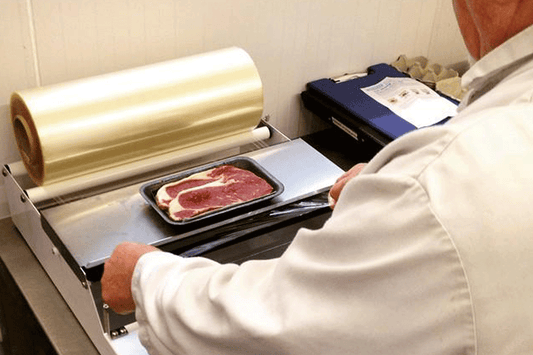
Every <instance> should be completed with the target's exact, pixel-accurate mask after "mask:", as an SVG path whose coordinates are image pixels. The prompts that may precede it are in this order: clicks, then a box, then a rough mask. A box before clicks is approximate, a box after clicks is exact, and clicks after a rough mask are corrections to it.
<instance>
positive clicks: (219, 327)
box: [132, 27, 533, 355]
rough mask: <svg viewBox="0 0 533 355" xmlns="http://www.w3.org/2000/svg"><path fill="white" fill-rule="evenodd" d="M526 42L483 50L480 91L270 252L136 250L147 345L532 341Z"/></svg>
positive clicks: (242, 347) (199, 349)
mask: <svg viewBox="0 0 533 355" xmlns="http://www.w3.org/2000/svg"><path fill="white" fill-rule="evenodd" d="M531 53H533V27H532V28H529V29H528V30H526V31H524V32H522V33H521V34H519V35H518V36H515V37H514V38H513V39H511V40H510V41H508V42H506V43H505V44H504V45H502V46H501V47H500V48H498V49H496V50H494V51H493V52H492V53H490V54H489V55H488V56H486V57H484V58H482V60H481V61H479V62H478V63H476V65H475V66H474V67H473V68H472V69H471V70H470V71H469V72H468V73H467V74H466V75H465V76H464V78H463V79H464V81H465V83H466V84H469V85H471V86H472V87H473V88H474V89H476V90H481V91H487V89H485V88H484V87H485V84H486V83H493V82H494V83H497V84H494V83H493V84H494V85H492V84H490V85H489V86H488V87H489V88H491V90H490V91H488V92H487V93H486V94H484V95H483V96H481V97H479V98H476V99H475V101H473V102H472V103H470V104H469V105H468V106H466V107H465V108H463V109H462V111H461V113H460V114H459V115H457V116H456V117H455V118H454V119H452V120H451V121H450V122H448V123H447V124H446V125H444V126H440V127H434V128H424V129H420V130H418V131H416V132H413V133H410V134H407V135H406V136H404V137H402V138H400V139H398V140H396V141H395V142H393V143H391V144H390V145H388V146H387V147H385V148H384V149H383V150H382V151H381V152H380V153H379V154H378V155H377V156H376V157H375V158H374V159H373V160H372V161H371V162H370V163H369V164H368V166H367V167H366V168H365V169H364V170H363V172H362V173H361V174H360V175H359V176H358V177H357V178H355V179H353V180H352V181H350V182H349V183H348V184H347V185H346V187H345V189H344V190H343V192H342V194H341V196H340V199H339V201H338V203H337V206H336V208H335V211H334V212H333V215H332V217H331V218H330V219H329V220H328V221H327V222H326V224H325V225H324V227H323V228H321V229H320V230H316V231H310V230H305V229H303V230H300V231H299V232H298V234H297V235H296V238H295V239H294V241H293V243H292V244H291V245H290V247H289V248H288V250H287V251H286V252H285V253H284V254H283V255H282V256H281V257H280V258H278V259H273V260H267V261H250V262H246V263H244V264H242V265H241V266H237V265H231V264H228V265H219V264H217V263H215V262H213V261H210V260H207V259H204V258H190V259H183V258H180V257H178V256H175V255H172V254H168V253H163V252H154V253H149V254H146V255H144V256H143V257H142V258H141V259H140V261H139V262H138V264H137V266H136V269H135V275H134V280H133V285H132V290H133V294H134V298H135V302H136V304H137V311H136V312H137V313H136V316H137V320H138V322H139V324H140V327H141V331H140V337H141V340H142V342H143V344H144V345H145V346H146V348H147V349H148V350H149V352H150V353H151V354H195V355H200V354H254V355H256V354H291V355H300V354H301V355H310V354H320V355H325V354H334V355H341V354H368V355H378V354H383V355H393V354H402V355H407V354H409V355H415V354H423V355H428V354H431V355H450V354H476V353H477V354H480V355H489V354H490V355H493V354H494V355H496V354H497V355H506V354H526V353H528V354H529V353H531V351H533V104H532V97H533V61H532V60H522V61H520V59H521V58H523V57H524V56H526V55H529V54H531ZM517 61H518V62H517ZM512 63H519V64H516V65H514V66H511V67H509V65H511V64H512ZM504 67H505V68H507V70H505V72H504V74H505V75H502V74H501V73H502V68H504ZM498 73H499V74H498ZM495 75H496V76H495ZM493 86H494V88H492V87H493ZM471 97H472V96H470V98H471ZM470 98H467V99H466V101H470ZM297 173H298V172H295V174H297Z"/></svg>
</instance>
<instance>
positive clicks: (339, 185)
mask: <svg viewBox="0 0 533 355" xmlns="http://www.w3.org/2000/svg"><path fill="white" fill-rule="evenodd" d="M365 166H366V163H359V164H357V165H355V166H354V167H352V168H351V169H350V170H348V171H347V172H345V173H344V174H342V175H341V177H339V178H338V179H337V181H335V184H334V185H333V186H332V187H331V189H330V190H329V195H328V198H329V205H330V207H331V209H333V208H335V205H336V204H337V200H338V199H339V196H340V194H341V191H342V189H343V188H344V186H345V185H346V183H347V182H348V181H350V180H351V179H353V178H354V177H356V176H357V175H358V174H359V173H360V172H361V170H363V168H364V167H365Z"/></svg>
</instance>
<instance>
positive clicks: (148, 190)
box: [140, 156, 284, 226]
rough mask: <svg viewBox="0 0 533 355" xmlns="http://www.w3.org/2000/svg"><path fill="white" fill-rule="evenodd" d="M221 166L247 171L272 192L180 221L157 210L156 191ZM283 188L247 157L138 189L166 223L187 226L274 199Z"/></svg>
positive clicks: (216, 164) (206, 167)
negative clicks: (265, 183) (268, 186)
mask: <svg viewBox="0 0 533 355" xmlns="http://www.w3.org/2000/svg"><path fill="white" fill-rule="evenodd" d="M221 165H233V166H235V167H237V168H240V169H244V170H248V171H250V172H252V173H254V174H256V175H257V176H259V177H260V178H262V179H264V180H265V181H266V182H268V183H269V184H270V186H272V192H271V193H269V194H268V195H264V196H261V197H258V198H255V199H253V200H249V201H245V202H241V203H236V204H233V205H229V206H226V207H222V208H219V209H216V210H213V211H209V212H205V213H202V214H200V215H198V216H194V217H191V218H187V219H184V220H180V221H175V220H173V219H171V218H170V217H169V216H168V214H167V212H166V211H164V210H162V209H161V208H159V206H158V205H157V202H156V199H155V196H156V194H157V191H158V190H159V189H160V188H161V187H162V186H163V185H166V184H169V183H172V182H174V181H178V180H181V179H184V178H186V177H188V176H190V175H193V174H196V173H199V172H202V171H205V170H209V169H212V168H215V167H218V166H221ZM283 190H284V186H283V184H282V183H281V182H280V181H279V180H278V179H276V178H275V177H274V176H272V174H270V173H269V172H268V171H267V170H266V169H264V168H263V167H262V166H261V165H259V164H258V163H257V162H256V161H255V160H253V159H252V158H248V157H243V156H240V157H233V158H229V159H224V160H220V161H217V162H214V163H210V164H207V165H202V166H199V167H197V168H194V169H190V170H187V171H184V172H181V173H178V174H174V175H169V176H166V177H163V178H161V179H158V180H154V181H150V182H148V183H146V184H144V185H142V186H141V187H140V194H141V195H142V197H143V198H144V199H145V200H146V201H147V202H148V204H149V205H150V206H152V208H153V209H154V210H155V211H156V212H157V213H158V214H159V215H160V216H161V217H162V218H163V220H165V221H166V222H167V223H169V224H172V225H176V226H183V225H188V224H190V223H195V222H199V221H205V220H206V219H210V218H214V217H220V216H221V215H224V214H227V213H229V212H235V211H238V210H241V209H242V210H244V209H246V208H250V207H253V205H256V204H259V203H261V202H264V201H267V200H271V199H273V198H275V197H276V196H279V195H280V194H281V193H283Z"/></svg>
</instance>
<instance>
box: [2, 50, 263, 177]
mask: <svg viewBox="0 0 533 355" xmlns="http://www.w3.org/2000/svg"><path fill="white" fill-rule="evenodd" d="M262 110H263V91H262V84H261V79H260V77H259V74H258V72H257V69H256V67H255V65H254V63H253V61H252V59H251V58H250V57H249V56H248V54H247V53H246V52H245V51H243V50H242V49H239V48H228V49H223V50H219V51H214V52H209V53H205V54H200V55H195V56H191V57H186V58H181V59H177V60H172V61H167V62H162V63H157V64H153V65H148V66H144V67H140V68H135V69H130V70H125V71H121V72H117V73H111V74H106V75H101V76H97V77H91V78H87V79H81V80H76V81H71V82H67V83H62V84H57V85H51V86H45V87H38V88H33V89H29V90H23V91H19V92H15V93H13V95H12V97H11V116H12V123H13V128H14V132H15V137H16V140H17V144H18V148H19V151H20V153H21V156H22V160H23V163H24V165H25V167H26V169H27V171H28V174H29V176H30V177H31V178H32V180H33V181H34V182H35V183H36V184H37V185H44V186H47V185H49V184H54V183H57V182H63V181H65V180H73V179H74V178H80V177H81V178H83V176H90V175H91V174H94V173H97V172H101V171H104V174H101V175H103V176H105V171H106V170H109V169H115V170H116V169H117V167H119V169H120V166H122V165H127V164H130V165H131V163H133V162H136V165H137V166H143V164H142V162H143V161H149V160H150V159H152V160H153V159H155V161H157V164H165V162H164V161H160V160H165V159H159V160H158V157H161V156H171V157H174V158H173V160H174V161H175V157H176V156H179V155H180V152H181V151H187V150H190V149H191V147H195V146H204V147H206V146H207V147H209V146H210V144H211V142H216V141H217V140H223V141H224V140H225V142H226V145H227V142H228V141H232V140H235V141H236V142H239V139H238V137H242V136H249V137H250V139H252V138H253V137H254V135H253V134H251V132H252V131H253V129H254V127H256V126H257V124H258V123H259V121H260V118H261V114H262ZM241 143H242V140H241ZM212 149H218V148H217V146H216V144H214V143H213V145H212ZM185 155H187V154H185ZM139 162H141V163H139Z"/></svg>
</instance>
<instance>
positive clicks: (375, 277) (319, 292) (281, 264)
mask: <svg viewBox="0 0 533 355" xmlns="http://www.w3.org/2000/svg"><path fill="white" fill-rule="evenodd" d="M379 175H381V174H379ZM132 289H133V294H134V298H135V302H136V305H137V311H136V316H137V320H138V322H139V325H140V338H141V341H142V343H143V345H144V346H145V347H146V348H147V349H148V351H149V352H150V353H151V354H195V355H201V354H219V355H220V354H254V355H257V354H291V355H298V354H302V355H303V354H305V355H309V354H320V355H324V354H335V355H342V354H369V355H370V354H371V355H377V354H387V355H394V354H402V355H404V354H410V355H413V354H432V355H439V354H471V353H472V354H473V353H474V351H475V349H474V344H475V340H474V338H475V334H474V325H473V315H472V307H471V302H470V295H469V291H468V284H467V280H466V277H465V274H464V271H463V268H462V265H461V260H460V258H459V256H458V253H457V251H456V249H455V247H454V245H453V242H452V241H451V239H450V238H449V236H448V234H447V233H446V230H445V229H444V228H443V227H442V225H441V224H440V223H439V221H438V218H437V217H436V216H435V215H434V214H433V213H432V210H431V205H430V201H429V200H428V198H427V195H426V193H425V191H424V189H423V188H422V187H421V186H420V184H419V183H418V181H417V180H416V179H414V178H411V177H402V176H387V175H384V176H378V174H369V175H362V176H360V177H357V178H356V179H354V180H352V181H351V182H349V183H348V184H347V186H346V187H345V189H344V191H343V193H342V195H341V198H340V199H339V202H338V204H337V207H336V208H335V211H334V213H333V215H332V217H331V218H330V219H329V220H328V221H327V222H326V224H325V225H324V227H323V228H321V229H320V230H316V231H311V230H306V229H302V230H300V231H299V232H298V233H297V236H296V238H295V239H294V241H293V243H292V244H291V245H290V246H289V248H288V249H287V251H286V252H285V253H284V254H283V255H282V256H281V257H280V258H278V259H273V260H266V261H249V262H246V263H244V264H242V265H241V266H237V265H233V264H226V265H220V264H218V263H216V262H213V261H210V260H207V259H204V258H190V259H184V258H180V257H178V256H175V255H171V254H168V253H163V252H155V253H149V254H146V255H144V256H143V257H142V258H141V259H140V260H139V262H138V264H137V266H136V269H135V274H134V279H133V284H132Z"/></svg>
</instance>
